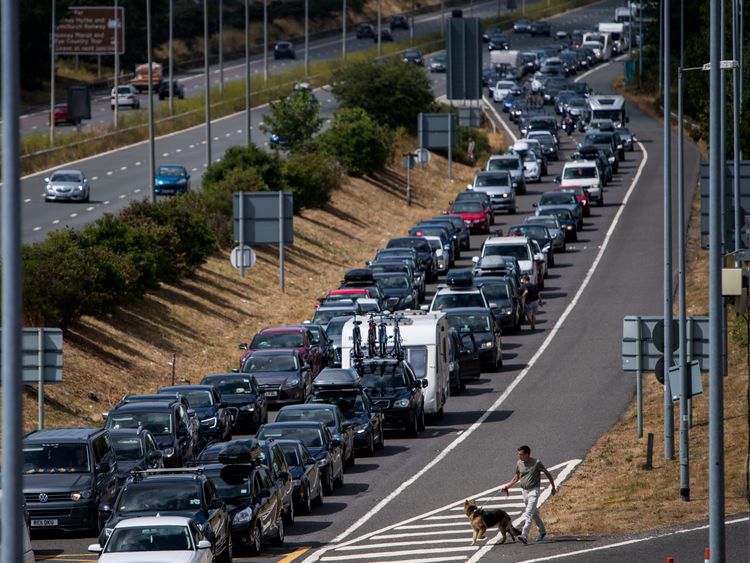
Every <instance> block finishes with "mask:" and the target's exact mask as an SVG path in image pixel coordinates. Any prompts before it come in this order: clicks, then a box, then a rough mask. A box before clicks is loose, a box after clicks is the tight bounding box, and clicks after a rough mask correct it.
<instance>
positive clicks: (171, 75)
mask: <svg viewBox="0 0 750 563" xmlns="http://www.w3.org/2000/svg"><path fill="white" fill-rule="evenodd" d="M173 42H174V0H169V85H168V86H169V115H174V84H173V83H172V81H173V80H174V68H173V66H174V65H173V64H172V59H173V58H174V49H173Z"/></svg>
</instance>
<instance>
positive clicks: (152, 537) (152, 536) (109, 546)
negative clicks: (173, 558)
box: [104, 526, 194, 553]
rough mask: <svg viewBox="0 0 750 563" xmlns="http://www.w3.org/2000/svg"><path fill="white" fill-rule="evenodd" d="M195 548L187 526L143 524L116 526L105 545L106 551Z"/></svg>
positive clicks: (187, 549) (123, 551)
mask: <svg viewBox="0 0 750 563" xmlns="http://www.w3.org/2000/svg"><path fill="white" fill-rule="evenodd" d="M193 549H194V546H193V540H192V538H191V537H190V530H189V529H188V527H187V526H143V527H127V528H115V530H114V531H113V532H112V535H111V536H110V538H109V540H108V541H107V543H106V545H105V547H104V553H130V552H133V551H192V550H193Z"/></svg>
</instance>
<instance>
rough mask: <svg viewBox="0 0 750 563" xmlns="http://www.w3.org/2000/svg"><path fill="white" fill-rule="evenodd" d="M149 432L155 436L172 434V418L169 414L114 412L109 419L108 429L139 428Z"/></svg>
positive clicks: (161, 412) (162, 412)
mask: <svg viewBox="0 0 750 563" xmlns="http://www.w3.org/2000/svg"><path fill="white" fill-rule="evenodd" d="M141 426H142V427H143V428H145V429H147V430H149V431H150V432H151V433H152V434H153V435H154V436H169V435H171V434H172V416H171V413H169V412H164V411H159V412H149V411H143V412H133V411H129V412H117V411H115V412H112V413H110V414H109V416H108V417H107V424H106V428H138V427H141Z"/></svg>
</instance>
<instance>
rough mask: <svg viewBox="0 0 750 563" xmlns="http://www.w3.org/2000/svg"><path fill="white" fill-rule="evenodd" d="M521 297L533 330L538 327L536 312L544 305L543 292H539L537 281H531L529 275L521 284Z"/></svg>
mask: <svg viewBox="0 0 750 563" xmlns="http://www.w3.org/2000/svg"><path fill="white" fill-rule="evenodd" d="M521 297H522V298H523V311H524V313H525V314H526V318H527V319H529V322H530V323H531V330H534V329H535V328H536V314H537V313H538V312H539V307H540V306H542V305H543V303H542V294H541V293H540V292H539V288H538V287H537V285H536V284H535V283H531V280H530V279H529V276H528V275H525V276H524V277H523V285H522V286H521Z"/></svg>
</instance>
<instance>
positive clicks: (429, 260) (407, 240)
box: [386, 237, 437, 283]
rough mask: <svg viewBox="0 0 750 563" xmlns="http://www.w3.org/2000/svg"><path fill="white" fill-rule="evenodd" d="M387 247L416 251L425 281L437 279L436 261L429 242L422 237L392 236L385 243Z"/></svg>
mask: <svg viewBox="0 0 750 563" xmlns="http://www.w3.org/2000/svg"><path fill="white" fill-rule="evenodd" d="M386 247H387V248H413V249H415V250H416V251H417V258H418V259H419V263H420V264H421V266H422V269H423V270H424V272H425V281H427V282H428V283H429V282H432V281H435V280H436V279H437V261H436V260H435V255H434V253H433V252H432V247H431V246H430V243H429V242H427V241H426V240H425V239H423V238H422V237H397V238H392V239H391V240H389V241H388V244H387V245H386Z"/></svg>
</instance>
